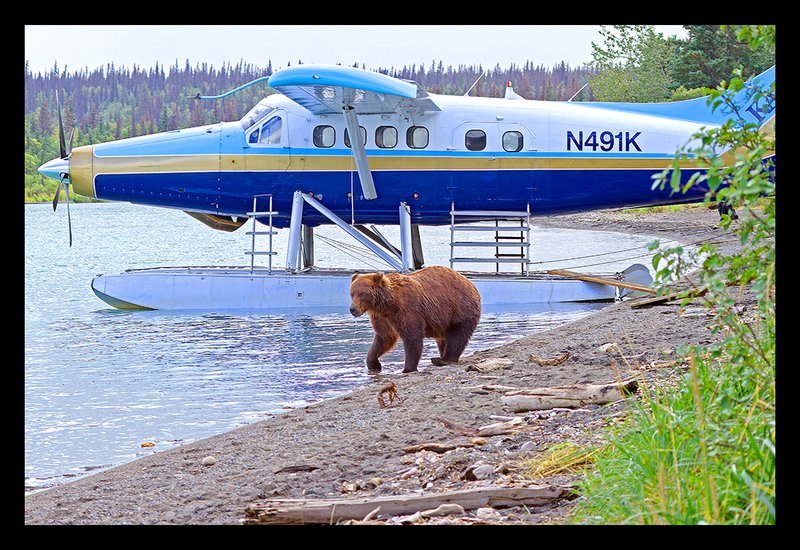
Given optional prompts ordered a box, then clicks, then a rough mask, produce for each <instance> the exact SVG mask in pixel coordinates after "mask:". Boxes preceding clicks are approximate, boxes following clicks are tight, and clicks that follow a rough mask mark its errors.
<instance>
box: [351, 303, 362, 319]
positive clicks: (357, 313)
mask: <svg viewBox="0 0 800 550" xmlns="http://www.w3.org/2000/svg"><path fill="white" fill-rule="evenodd" d="M363 313H364V312H363V311H361V310H360V309H358V308H357V307H356V305H355V304H350V314H351V315H352V316H353V317H360V316H361V315H362V314H363Z"/></svg>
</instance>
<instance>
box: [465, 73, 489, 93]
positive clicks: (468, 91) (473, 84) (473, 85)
mask: <svg viewBox="0 0 800 550" xmlns="http://www.w3.org/2000/svg"><path fill="white" fill-rule="evenodd" d="M487 70H488V69H487ZM485 74H486V71H483V72H482V73H481V76H479V77H478V80H480V79H481V78H483V77H484V75H485ZM478 80H476V81H475V82H473V83H472V86H470V87H469V90H467V92H466V93H465V94H464V96H465V97H466V96H468V95H469V93H470V92H471V91H472V88H474V87H475V84H477V83H478Z"/></svg>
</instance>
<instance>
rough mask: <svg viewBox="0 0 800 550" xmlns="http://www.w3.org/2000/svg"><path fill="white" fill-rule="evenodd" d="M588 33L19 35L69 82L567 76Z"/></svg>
mask: <svg viewBox="0 0 800 550" xmlns="http://www.w3.org/2000/svg"><path fill="white" fill-rule="evenodd" d="M599 28H600V27H599V26H597V25H574V26H561V25H543V26H530V25H525V26H504V25H486V26H482V25H428V26H425V25H421V26H415V25H363V26H346V25H311V26H304V25H281V26H248V25H241V26H208V25H191V26H189V25H187V26H173V25H163V26H150V25H130V26H129V25H118V26H114V25H88V26H82V25H64V26H61V25H26V27H25V59H26V60H27V61H29V62H30V69H31V71H32V72H33V73H37V72H46V71H49V70H50V69H52V68H53V65H54V64H55V63H56V62H57V63H58V67H59V69H60V70H63V69H64V67H67V71H68V72H70V73H72V72H74V71H76V70H79V69H84V68H88V69H89V70H92V69H96V68H98V67H105V66H106V65H107V64H109V63H114V66H116V67H120V66H125V67H128V68H130V67H132V66H133V65H134V64H136V65H138V66H139V67H141V68H144V69H148V68H151V67H153V66H155V64H156V63H159V65H164V66H166V68H169V67H170V66H172V65H174V64H175V61H176V60H177V61H178V64H179V65H180V66H181V67H183V65H184V64H185V63H186V60H187V59H188V60H189V64H190V65H191V66H193V67H194V66H196V65H197V64H199V63H208V64H209V65H213V66H214V67H216V68H219V67H221V66H222V65H223V64H224V63H226V62H227V63H231V64H234V65H235V64H236V63H238V62H239V61H240V60H242V61H245V62H248V63H251V64H253V65H256V66H258V67H266V66H267V62H268V61H269V60H271V61H272V66H273V68H274V69H278V68H280V67H285V66H286V65H287V64H289V63H291V64H293V65H295V64H297V62H298V61H302V62H303V63H341V64H342V65H352V64H353V63H359V65H360V64H361V63H364V64H365V66H366V68H368V69H377V68H391V67H394V68H398V69H399V68H401V67H402V66H403V65H408V66H410V65H412V64H417V65H418V66H419V65H420V64H424V65H425V66H426V67H427V66H428V65H430V63H431V61H432V60H436V61H439V60H441V61H442V62H443V63H444V66H445V67H447V66H448V65H452V66H453V67H457V66H458V65H460V64H464V65H478V64H480V65H482V66H483V68H493V67H494V66H495V65H497V64H499V65H500V66H501V67H503V68H506V67H508V66H509V65H510V64H511V63H515V64H517V65H523V64H524V63H525V62H526V61H528V60H530V61H532V62H533V63H534V64H536V65H539V64H542V65H544V66H546V67H551V66H553V65H555V64H557V63H560V62H561V61H564V62H566V63H568V64H569V65H570V66H573V67H576V66H580V65H582V64H583V63H586V62H588V61H590V60H591V57H592V47H591V44H592V42H596V43H598V44H599V43H601V38H600V35H599V33H598V30H599ZM656 32H660V33H662V34H663V35H664V36H665V37H667V36H671V35H677V36H679V37H681V38H685V37H686V32H685V31H684V29H683V27H681V26H680V25H656Z"/></svg>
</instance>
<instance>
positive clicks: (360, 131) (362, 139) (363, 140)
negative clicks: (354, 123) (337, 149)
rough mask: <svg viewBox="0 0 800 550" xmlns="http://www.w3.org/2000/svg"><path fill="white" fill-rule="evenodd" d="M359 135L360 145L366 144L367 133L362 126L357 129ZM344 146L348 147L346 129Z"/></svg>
mask: <svg viewBox="0 0 800 550" xmlns="http://www.w3.org/2000/svg"><path fill="white" fill-rule="evenodd" d="M358 130H359V132H358V133H359V134H361V145H366V144H367V131H366V130H365V129H364V127H363V126H359V127H358ZM344 146H345V147H350V135H349V134H348V133H347V128H345V129H344Z"/></svg>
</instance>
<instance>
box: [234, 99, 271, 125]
mask: <svg viewBox="0 0 800 550" xmlns="http://www.w3.org/2000/svg"><path fill="white" fill-rule="evenodd" d="M272 110H273V107H271V106H270V105H267V98H264V99H262V100H261V101H259V102H258V103H257V104H256V106H255V107H253V108H252V109H250V110H249V111H248V112H247V114H246V115H244V116H243V117H242V120H240V122H241V123H242V129H243V130H247V129H248V128H250V127H251V126H253V124H255V123H256V122H258V121H259V120H261V119H263V118H264V117H265V116H267V115H268V114H269V113H270V112H271V111H272Z"/></svg>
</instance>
